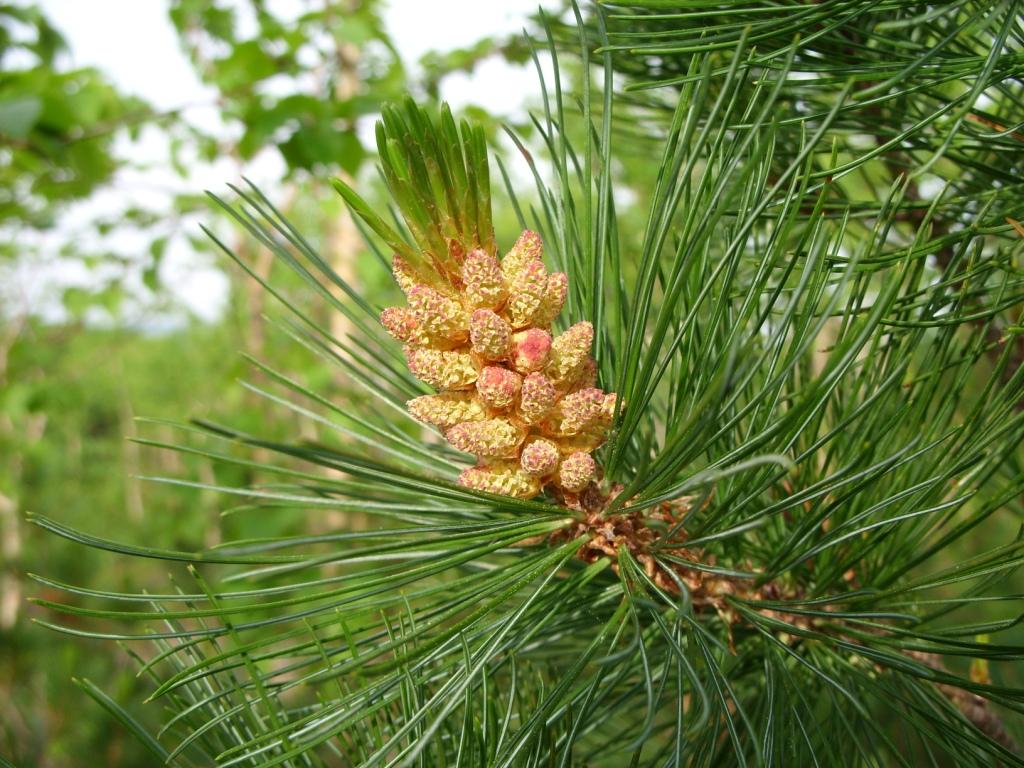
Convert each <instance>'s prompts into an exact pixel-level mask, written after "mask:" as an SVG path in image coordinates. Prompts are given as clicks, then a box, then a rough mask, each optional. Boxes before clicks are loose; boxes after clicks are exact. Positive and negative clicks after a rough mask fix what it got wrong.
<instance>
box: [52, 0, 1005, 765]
mask: <svg viewBox="0 0 1024 768" xmlns="http://www.w3.org/2000/svg"><path fill="white" fill-rule="evenodd" d="M572 10H573V13H572V14H571V15H570V16H569V17H568V18H569V20H570V23H554V22H551V23H545V25H544V33H545V34H544V35H543V36H542V39H543V40H544V44H543V45H538V49H537V54H536V55H537V57H538V59H539V58H540V57H541V56H545V55H550V56H551V57H552V58H553V59H554V63H555V68H554V71H555V73H556V78H555V80H554V81H553V82H549V83H547V84H546V89H545V101H544V104H543V109H542V110H541V112H540V114H539V115H538V116H537V117H536V119H535V126H536V129H537V131H536V133H537V135H538V137H539V141H540V145H541V146H542V147H543V149H544V156H543V158H542V159H537V160H535V159H534V157H533V156H532V155H530V154H529V153H528V152H527V151H526V147H525V144H524V143H522V142H521V140H520V139H518V138H517V137H514V138H515V140H516V141H517V142H520V143H519V146H520V147H521V148H522V150H523V153H522V157H521V158H520V159H519V161H521V162H524V163H527V164H528V165H529V167H530V168H532V169H533V170H534V172H535V175H536V180H537V190H536V196H535V197H529V196H523V195H522V194H521V193H520V194H519V195H517V194H516V190H513V189H512V185H511V183H510V182H509V178H510V174H509V173H508V172H507V169H506V167H505V165H504V164H501V165H500V167H499V168H497V171H499V172H498V173H495V172H493V171H492V169H491V167H490V162H491V161H490V152H489V149H488V146H487V144H486V141H485V137H484V133H483V131H482V129H481V128H480V127H479V126H476V125H474V124H471V123H467V122H462V123H458V122H457V121H456V120H455V118H454V117H453V116H452V115H451V113H450V112H449V111H448V110H447V109H444V108H442V109H441V110H440V111H439V112H435V111H434V110H432V109H428V108H422V107H420V106H418V105H416V104H415V103H413V102H411V101H409V102H406V103H403V104H401V105H395V106H391V107H388V108H387V109H385V111H384V113H383V115H382V119H381V121H380V123H379V124H378V130H377V142H378V151H379V161H380V167H381V170H382V176H383V178H384V180H385V183H386V186H387V189H388V192H389V194H390V197H391V199H392V200H393V203H394V207H393V208H391V209H388V208H387V207H375V206H373V205H371V204H370V203H368V202H367V201H366V200H365V199H364V198H363V197H362V196H360V194H359V193H358V192H357V191H356V190H354V189H352V188H351V187H349V186H346V185H345V184H341V183H339V184H338V185H337V186H338V191H339V192H340V194H342V195H343V197H344V198H345V200H346V202H347V203H348V204H349V206H350V208H351V209H352V211H353V212H354V214H355V215H356V216H357V217H358V218H359V219H360V220H361V221H362V222H363V224H364V233H365V235H366V237H367V243H368V247H369V248H370V249H371V250H372V253H373V254H375V257H376V258H378V259H379V260H380V261H381V263H382V264H383V265H386V267H387V268H388V269H389V270H392V272H393V275H394V277H395V281H396V290H395V292H394V293H393V295H392V296H391V297H389V298H388V299H387V300H386V301H378V300H377V297H373V296H367V295H363V294H361V293H360V292H359V291H358V289H357V288H356V287H354V286H352V285H349V284H348V283H346V282H345V281H344V280H342V279H341V278H340V277H339V276H338V275H337V274H335V273H334V272H333V271H332V270H331V268H330V265H329V260H328V259H327V258H325V257H324V256H323V255H322V254H320V253H318V252H317V250H316V249H315V248H314V247H313V245H311V243H309V242H308V241H307V240H305V239H304V238H303V236H302V233H301V232H299V231H298V230H297V229H296V228H295V227H293V226H292V225H291V224H290V223H289V222H288V221H287V220H286V219H285V218H284V217H282V215H281V214H280V213H279V212H278V210H277V209H275V207H274V205H273V203H272V202H271V196H270V194H269V193H266V192H263V191H260V190H258V189H256V188H254V187H251V186H250V187H247V188H239V189H234V191H235V193H236V194H237V199H235V200H232V201H221V200H219V199H218V202H219V203H220V204H221V205H222V206H223V207H224V208H225V209H226V210H227V211H229V212H230V213H231V215H232V216H233V217H234V219H235V220H236V221H237V223H238V225H239V226H241V227H242V228H244V229H245V230H247V231H248V233H249V235H251V237H253V238H254V239H255V240H256V241H258V242H259V243H260V244H262V245H263V246H264V247H267V248H270V249H272V250H273V251H274V253H275V254H276V255H277V256H278V257H279V259H280V260H281V261H282V262H283V263H284V264H286V265H287V266H288V267H290V268H291V269H292V270H294V272H295V273H296V274H297V275H298V277H299V278H300V279H301V281H302V282H303V284H304V285H305V286H307V288H308V290H309V291H310V292H312V293H313V294H315V295H318V296H320V297H321V298H322V301H323V302H326V303H328V304H330V305H331V306H332V307H333V308H334V310H335V311H337V312H340V313H344V314H345V315H346V316H347V317H348V318H349V319H350V321H351V327H352V329H353V330H352V333H351V335H350V336H349V337H347V338H342V339H339V338H334V337H332V336H331V333H330V330H329V329H328V328H325V327H321V326H319V325H317V324H316V323H315V322H314V321H313V320H311V319H309V318H308V317H306V316H304V315H303V314H302V313H301V311H299V310H298V309H297V308H296V307H295V304H294V303H292V302H291V301H290V300H289V296H288V294H287V292H285V291H282V290H279V289H278V288H277V287H276V286H275V285H272V284H268V285H266V289H267V290H268V291H270V292H271V293H273V294H274V295H275V296H276V297H277V298H278V299H280V300H281V302H282V304H283V306H284V308H285V309H286V310H289V311H290V312H291V315H290V316H287V315H286V319H284V320H281V321H280V323H279V325H280V328H281V330H282V331H283V332H284V333H287V334H289V335H290V336H291V338H293V339H294V341H295V343H296V344H298V345H301V346H303V347H305V348H306V349H308V350H309V352H310V354H311V355H315V356H318V357H319V358H321V359H323V360H327V361H329V362H330V363H332V364H333V365H336V366H337V369H338V370H339V372H340V373H342V374H343V375H344V376H345V377H347V379H348V380H349V381H350V382H352V383H353V384H354V385H355V386H358V387H361V388H362V390H363V391H364V392H365V396H364V397H363V398H362V399H359V400H357V401H354V402H341V401H338V400H334V399H332V398H331V397H329V396H328V395H325V394H323V393H321V392H318V391H315V390H314V389H312V388H310V387H309V386H307V384H305V383H304V382H301V381H297V380H295V379H294V378H293V377H291V376H289V375H287V374H286V373H284V372H279V371H275V370H273V369H271V368H270V367H268V366H266V365H265V364H261V363H259V362H256V363H255V365H256V366H257V367H258V368H259V370H260V371H262V374H263V376H262V378H263V380H264V381H267V382H269V384H268V385H267V386H266V387H265V388H263V389H261V390H260V391H261V392H262V393H263V394H264V395H266V397H268V398H270V399H271V400H272V401H273V402H274V403H276V404H277V405H278V406H280V407H281V408H283V409H290V410H291V411H294V412H296V413H298V414H300V415H302V416H303V417H305V418H307V419H308V420H309V421H310V423H311V424H313V425H315V427H316V431H315V432H316V434H317V435H318V437H317V438H316V439H308V438H306V439H303V438H298V437H297V438H296V439H295V440H294V441H293V442H287V443H285V442H276V441H272V440H268V439H266V438H264V437H261V436H260V435H259V434H248V433H243V432H240V431H237V430H234V429H232V428H231V427H230V426H227V425H220V424H212V423H207V422H196V423H193V424H190V425H187V426H185V427H184V428H183V432H182V434H183V440H182V442H181V443H180V444H175V445H168V444H163V443H158V442H157V441H151V442H152V444H153V445H154V446H158V447H160V448H164V449H170V450H178V451H184V452H188V453H192V454H195V455H200V456H204V457H207V458H209V459H212V460H214V461H216V462H219V463H223V464H225V465H233V466H240V467H244V468H247V469H248V470H250V471H252V472H254V473H257V474H258V475H259V476H261V477H263V478H265V479H264V481H263V482H262V483H261V484H260V485H258V486H253V487H233V486H216V487H214V490H216V491H218V492H220V493H222V494H224V495H225V498H232V497H233V498H240V499H242V500H243V502H244V504H245V506H244V508H243V510H242V511H243V512H244V513H245V514H285V513H291V514H295V513H305V514H308V515H310V516H311V517H312V516H314V515H316V514H318V513H320V512H323V511H325V510H334V511H340V512H342V513H343V514H348V513H359V514H361V515H363V516H366V517H368V518H369V520H370V523H369V525H368V526H366V527H364V528H362V529H342V530H333V531H329V532H326V533H323V532H321V533H310V534H309V535H304V536H301V537H290V538H286V537H279V538H274V539H261V540H239V541H231V542H225V543H224V544H222V545H220V546H218V547H216V548H214V549H211V550H208V551H202V552H181V551H175V550H173V549H172V548H169V547H160V546H159V544H157V543H154V544H153V545H152V546H146V547H135V546H127V545H124V544H120V543H117V542H116V541H114V540H113V538H112V537H105V536H98V535H96V534H92V533H85V532H80V531H75V530H70V529H68V528H67V527H65V526H63V525H61V524H60V522H59V521H57V520H55V519H52V518H43V517H36V518H35V522H36V523H38V524H39V525H42V526H44V527H46V528H48V529H50V530H52V531H53V532H54V533H56V534H59V535H61V536H65V537H67V538H70V539H73V540H76V541H79V542H82V543H83V544H86V545H89V546H93V547H99V548H102V549H107V550H110V551H111V552H112V553H113V554H114V556H119V557H125V556H127V557H147V558H155V559H157V560H162V561H166V562H167V563H169V564H172V565H175V566H177V567H181V568H184V569H187V576H186V577H185V578H186V579H187V580H188V584H189V586H185V585H184V584H182V585H181V586H180V587H175V588H174V589H170V590H167V591H166V593H162V594H149V593H143V594H129V593H119V592H116V591H109V592H103V593H94V592H87V591H85V590H82V589H78V588H76V587H74V586H73V585H67V584H57V583H55V582H53V581H51V580H48V579H46V578H44V577H37V578H38V579H39V581H41V582H42V583H44V584H46V585H47V586H49V587H51V588H55V589H60V590H64V591H65V592H66V593H67V594H68V599H67V600H66V601H63V602H56V601H47V600H40V601H39V602H41V603H43V604H44V605H46V606H48V607H49V608H51V609H53V610H54V611H56V612H61V613H63V614H66V615H67V616H68V617H71V618H74V619H75V621H74V622H71V621H66V622H63V623H62V622H60V621H54V622H52V623H51V626H53V627H54V628H56V629H59V630H61V631H65V632H71V633H74V634H85V635H89V636H94V637H100V638H105V639H118V640H121V641H123V642H125V644H126V647H127V648H128V649H129V650H130V651H131V652H132V653H135V654H136V655H137V657H138V660H139V662H140V664H141V668H142V671H143V673H144V674H146V675H149V676H151V677H152V679H153V686H154V690H153V694H152V699H154V700H155V701H157V702H162V703H163V705H164V706H165V707H166V708H167V709H168V713H169V714H168V718H167V721H166V725H165V727H164V728H163V729H162V730H161V731H160V732H159V733H157V734H148V733H146V732H144V730H143V729H142V727H141V726H140V725H139V723H138V721H137V719H136V718H135V717H134V716H133V715H132V714H131V711H130V709H126V708H125V707H124V706H123V705H122V704H120V703H116V702H114V700H113V699H112V698H110V697H109V696H108V695H107V694H105V693H103V692H101V691H99V690H98V689H96V688H95V687H94V686H91V685H90V684H89V683H87V682H83V683H82V685H83V687H84V688H85V690H86V691H87V692H88V693H89V694H90V695H92V696H93V697H94V698H96V699H98V700H99V701H100V702H101V703H102V704H103V705H104V706H106V707H107V708H108V709H109V710H110V711H111V712H113V713H114V714H115V715H116V716H118V717H120V718H121V719H122V720H123V722H124V723H125V725H126V726H127V727H129V728H131V729H133V730H134V731H136V732H137V733H138V735H139V736H140V738H142V739H144V740H145V742H146V743H147V744H148V746H149V747H150V748H151V749H152V751H153V752H154V754H155V755H156V756H157V757H158V758H159V759H160V760H163V761H164V762H166V763H168V764H171V765H181V766H206V765H219V766H275V765H284V766H335V765H353V766H355V765H358V766H400V765H403V766H404V765H409V766H414V765H415V766H502V767H505V766H566V767H568V766H651V768H654V767H655V766H677V767H678V766H705V765H706V766H711V765H715V766H731V765H746V766H754V765H776V766H811V765H841V766H890V765H891V766H921V765H935V766H947V765H948V766H992V765H1021V764H1024V760H1022V758H1021V752H1020V748H1019V746H1018V739H1019V738H1020V735H1021V733H1020V726H1021V712H1022V710H1024V678H1022V673H1021V667H1020V661H1021V658H1022V655H1024V642H1022V635H1021V630H1020V627H1019V620H1020V617H1021V609H1020V604H1021V603H1020V600H1021V597H1020V592H1021V588H1020V577H1019V573H1018V571H1019V566H1020V565H1021V562H1022V558H1024V540H1022V538H1021V536H1020V534H1019V530H1018V528H1019V520H1020V515H1021V512H1022V505H1021V494H1022V491H1024V473H1022V472H1021V466H1020V443H1021V438H1022V436H1024V408H1022V394H1024V392H1022V389H1024V370H1022V368H1021V365H1020V362H1021V360H1022V359H1024V355H1022V354H1021V349H1022V348H1021V343H1022V342H1021V339H1020V335H1019V334H1020V308H1021V301H1022V296H1024V293H1022V290H1024V278H1022V276H1021V274H1022V273H1021V269H1022V263H1021V257H1022V246H1021V239H1022V236H1024V225H1022V224H1021V223H1020V222H1021V220H1022V219H1024V210H1022V209H1024V205H1022V203H1021V200H1022V199H1024V198H1022V195H1021V192H1022V187H1024V184H1022V182H1021V172H1022V170H1024V168H1022V166H1024V152H1022V149H1024V132H1022V129H1021V125H1020V120H1021V115H1022V114H1024V112H1022V110H1021V106H1022V96H1024V90H1022V88H1021V80H1020V77H1021V74H1022V72H1024V69H1022V65H1024V51H1022V46H1021V43H1022V33H1024V30H1022V27H1021V23H1020V16H1019V4H1018V3H1016V2H999V3H991V2H969V1H967V0H964V1H962V2H956V3H950V4H947V5H926V4H921V3H915V2H909V0H887V1H886V2H882V3H878V2H865V1H864V0H847V1H837V2H823V3H811V4H805V3H797V2H780V3H770V4H769V3H760V2H743V1H742V0H741V2H731V3H727V2H706V1H705V0H689V1H684V0H635V1H634V2H630V3H628V4H620V3H617V2H607V3H604V4H602V5H601V6H600V7H594V8H589V9H584V11H580V10H579V9H576V8H575V7H574V8H573V9H572ZM540 70H541V68H540V67H538V71H540ZM574 78H575V79H574ZM577 80H578V87H577V86H572V87H570V85H569V84H570V83H574V82H576V81H577ZM637 157H640V158H642V159H643V162H642V163H637V162H636V158H637ZM512 161H516V159H515V158H514V159H513V160H512ZM623 166H625V168H624V169H623ZM495 179H500V180H503V181H504V183H503V184H500V185H498V186H495V187H494V190H492V182H493V181H494V180H495ZM627 181H628V182H629V183H630V184H632V185H633V187H632V188H633V189H634V191H635V192H636V198H637V199H636V202H635V203H634V208H636V209H639V210H640V211H641V212H642V216H641V217H640V219H639V223H638V222H637V221H636V220H635V219H636V217H635V216H633V219H634V220H630V217H629V216H628V215H627V213H628V212H626V211H622V210H620V211H619V212H618V213H617V203H618V202H619V197H620V196H619V195H617V194H615V193H616V190H617V185H619V184H623V185H625V184H626V183H627ZM498 206H503V207H504V210H506V211H508V210H511V211H513V212H514V214H515V216H516V218H517V219H518V222H519V226H518V229H517V231H515V232H496V231H495V227H494V223H493V222H494V221H495V220H496V218H495V217H494V215H493V214H494V211H495V210H496V208H497V207H498ZM620 214H621V216H620ZM225 251H226V252H227V253H229V255H230V250H229V249H227V248H226V247H225ZM241 265H242V267H243V268H244V267H245V266H246V265H245V264H244V263H242V264H241ZM399 289H400V290H399ZM339 297H343V298H339ZM268 457H270V458H268ZM170 480H171V481H172V482H174V481H175V480H174V479H173V478H171V479H170ZM177 482H184V481H181V480H178V481H177ZM181 575H182V574H178V577H179V579H180V577H181ZM178 583H180V582H178Z"/></svg>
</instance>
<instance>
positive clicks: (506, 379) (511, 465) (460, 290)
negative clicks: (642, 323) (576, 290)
mask: <svg viewBox="0 0 1024 768" xmlns="http://www.w3.org/2000/svg"><path fill="white" fill-rule="evenodd" d="M542 250H543V247H542V243H541V239H540V237H539V236H538V235H537V234H536V233H534V232H530V231H526V232H523V233H522V234H521V235H520V236H519V239H518V240H517V241H516V243H515V245H514V246H513V247H512V249H511V250H510V251H509V252H508V253H507V254H506V255H505V257H504V258H503V259H502V260H501V262H500V263H499V261H498V259H497V257H496V256H495V255H494V254H491V253H488V252H486V251H484V250H481V249H475V250H472V251H470V252H469V253H466V254H464V255H462V256H461V257H460V258H458V259H457V263H458V264H459V267H460V270H459V273H458V274H448V273H447V272H446V273H444V274H439V273H437V272H434V271H433V270H431V272H430V273H429V274H428V273H427V272H426V271H425V270H422V269H421V270H417V269H415V268H414V267H413V266H412V265H410V264H409V263H407V262H406V261H405V260H404V259H402V258H401V257H398V256H396V257H395V260H394V274H395V279H396V280H397V281H398V284H399V286H400V287H401V288H402V291H403V292H404V293H405V296H406V299H407V300H408V306H407V307H390V308H388V309H385V310H384V311H383V312H382V313H381V318H380V319H381V323H382V324H383V325H384V327H385V328H386V329H387V331H388V333H390V334H391V336H393V337H394V338H395V339H397V340H399V341H401V342H403V343H404V344H405V345H406V346H405V355H406V360H407V361H408V363H409V370H410V371H412V373H413V375H415V376H416V377H417V378H418V379H420V380H421V381H423V382H424V383H426V384H428V385H429V386H431V387H433V388H434V389H435V390H437V394H434V395H425V396H423V397H417V398H415V399H413V400H410V401H409V403H408V408H409V411H410V413H412V415H413V416H414V417H415V418H416V419H418V420H420V421H422V422H425V423H428V424H432V425H434V426H436V427H438V428H439V429H441V430H442V431H443V432H444V434H445V437H446V438H447V440H448V442H449V443H451V445H452V446H454V447H455V448H457V449H458V450H460V451H465V452H466V453H471V454H474V455H475V456H476V458H477V465H476V466H475V467H471V468H469V469H467V470H465V471H464V472H463V473H462V475H461V476H460V477H459V483H460V484H462V485H464V486H466V487H468V488H475V489H477V490H482V491H489V492H491V493H497V494H502V495H505V496H515V497H518V498H521V499H529V498H532V497H534V496H536V495H538V494H539V493H540V492H541V490H543V489H544V487H545V486H550V487H552V488H553V489H557V491H558V492H559V494H560V495H561V496H563V498H565V497H567V496H568V497H571V496H574V495H576V494H579V493H581V492H583V491H584V490H585V489H586V488H587V487H588V486H589V485H590V484H591V483H592V482H594V481H595V480H596V479H597V474H598V468H597V465H596V463H595V461H594V459H593V457H592V456H591V453H592V452H593V451H594V450H595V449H596V448H597V447H598V446H600V445H601V443H603V442H604V440H605V436H606V435H607V432H608V429H609V427H610V426H611V422H612V416H613V414H614V411H615V395H614V394H606V393H605V392H603V391H601V390H600V389H598V388H597V387H596V386H595V384H596V380H597V366H596V364H595V362H594V359H593V357H591V356H590V348H591V345H592V344H593V337H594V329H593V327H592V326H591V324H590V323H588V322H580V323H576V324H575V325H573V326H572V327H570V328H569V329H568V330H566V331H565V332H564V333H562V334H561V335H559V336H557V337H555V338H552V335H551V323H552V322H553V321H554V319H555V318H556V317H557V316H558V314H559V312H560V311H561V309H562V305H563V304H564V303H565V297H566V292H567V289H568V281H567V278H566V276H565V274H563V273H561V272H554V273H551V274H548V272H547V270H546V269H545V268H544V264H543V262H542V260H541V256H542Z"/></svg>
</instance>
